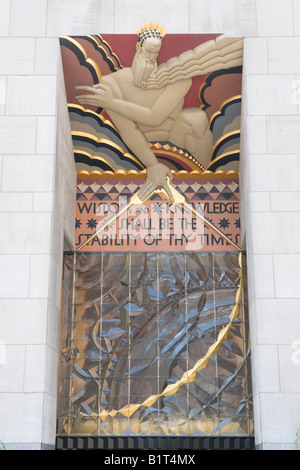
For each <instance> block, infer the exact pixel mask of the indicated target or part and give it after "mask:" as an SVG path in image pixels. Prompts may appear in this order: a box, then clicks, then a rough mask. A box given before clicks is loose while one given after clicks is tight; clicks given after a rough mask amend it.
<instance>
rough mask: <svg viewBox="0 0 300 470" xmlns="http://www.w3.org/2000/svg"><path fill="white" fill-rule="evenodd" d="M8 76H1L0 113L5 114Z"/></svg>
mask: <svg viewBox="0 0 300 470" xmlns="http://www.w3.org/2000/svg"><path fill="white" fill-rule="evenodd" d="M6 89H7V77H0V115H4V114H5V108H6Z"/></svg>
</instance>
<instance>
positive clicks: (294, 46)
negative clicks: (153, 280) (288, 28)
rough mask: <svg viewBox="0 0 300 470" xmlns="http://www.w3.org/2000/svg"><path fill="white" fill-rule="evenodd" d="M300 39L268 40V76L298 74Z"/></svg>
mask: <svg viewBox="0 0 300 470" xmlns="http://www.w3.org/2000/svg"><path fill="white" fill-rule="evenodd" d="M299 48H300V37H296V36H291V37H270V38H268V56H269V73H270V74H285V73H286V74H298V73H300V62H299Z"/></svg>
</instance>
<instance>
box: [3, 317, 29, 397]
mask: <svg viewBox="0 0 300 470" xmlns="http://www.w3.org/2000/svg"><path fill="white" fill-rule="evenodd" d="M0 318H1V316H0ZM0 338H1V333H0ZM24 364H25V346H24V345H6V361H5V363H4V364H3V363H2V364H1V363H0V393H5V392H11V393H15V392H22V391H23V382H24Z"/></svg>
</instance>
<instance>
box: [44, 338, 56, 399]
mask: <svg viewBox="0 0 300 470" xmlns="http://www.w3.org/2000/svg"><path fill="white" fill-rule="evenodd" d="M58 356H59V351H58V350H57V351H54V349H53V348H51V347H49V346H48V345H47V346H46V351H45V359H46V362H45V384H44V386H45V390H46V391H47V394H48V395H51V396H52V397H55V395H56V393H57V379H58V366H59V365H58V362H59V359H58Z"/></svg>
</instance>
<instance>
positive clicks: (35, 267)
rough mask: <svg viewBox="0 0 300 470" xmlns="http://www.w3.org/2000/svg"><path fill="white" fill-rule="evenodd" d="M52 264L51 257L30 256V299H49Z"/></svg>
mask: <svg viewBox="0 0 300 470" xmlns="http://www.w3.org/2000/svg"><path fill="white" fill-rule="evenodd" d="M50 263H51V256H50V255H31V256H30V281H29V297H31V298H35V299H43V298H45V299H46V298H48V296H49V289H50V286H49V278H50Z"/></svg>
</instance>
